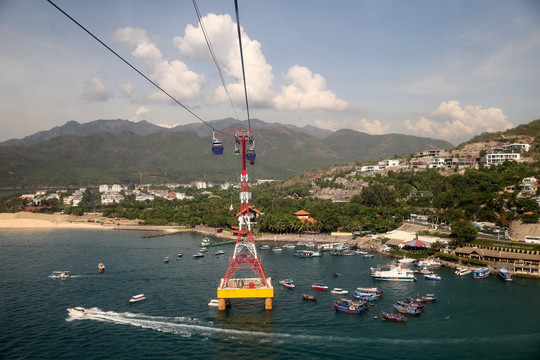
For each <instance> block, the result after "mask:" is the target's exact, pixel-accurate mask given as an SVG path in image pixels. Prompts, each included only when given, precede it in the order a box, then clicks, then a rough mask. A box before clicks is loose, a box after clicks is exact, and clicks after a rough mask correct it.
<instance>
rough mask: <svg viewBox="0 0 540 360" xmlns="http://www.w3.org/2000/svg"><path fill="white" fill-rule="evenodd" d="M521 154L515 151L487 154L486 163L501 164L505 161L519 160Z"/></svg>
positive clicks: (488, 164) (489, 164)
mask: <svg viewBox="0 0 540 360" xmlns="http://www.w3.org/2000/svg"><path fill="white" fill-rule="evenodd" d="M519 158H520V155H519V154H514V153H500V154H487V155H486V165H487V166H491V165H499V164H502V163H503V162H505V161H514V160H515V161H519Z"/></svg>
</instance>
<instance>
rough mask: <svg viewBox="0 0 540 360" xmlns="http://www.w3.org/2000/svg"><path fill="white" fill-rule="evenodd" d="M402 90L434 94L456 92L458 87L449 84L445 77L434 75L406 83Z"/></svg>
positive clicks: (418, 93)
mask: <svg viewBox="0 0 540 360" xmlns="http://www.w3.org/2000/svg"><path fill="white" fill-rule="evenodd" d="M400 90H402V91H405V92H407V93H411V94H417V95H432V94H444V93H449V92H456V91H457V88H456V87H455V86H454V85H451V84H449V83H448V81H447V79H446V78H445V77H443V76H440V75H432V76H426V77H425V78H423V79H420V80H418V81H416V82H413V83H411V84H409V85H406V86H404V87H402V88H401V89H400Z"/></svg>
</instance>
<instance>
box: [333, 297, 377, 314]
mask: <svg viewBox="0 0 540 360" xmlns="http://www.w3.org/2000/svg"><path fill="white" fill-rule="evenodd" d="M367 308H369V305H368V304H367V303H366V302H365V301H352V300H349V299H341V300H338V301H336V302H335V303H334V309H336V310H337V311H342V312H344V313H347V314H360V313H361V312H362V311H365V310H366V309H367Z"/></svg>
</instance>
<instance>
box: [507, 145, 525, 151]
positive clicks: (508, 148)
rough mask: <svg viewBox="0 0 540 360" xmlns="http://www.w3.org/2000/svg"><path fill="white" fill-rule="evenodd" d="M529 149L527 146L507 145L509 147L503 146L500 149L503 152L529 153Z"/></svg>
mask: <svg viewBox="0 0 540 360" xmlns="http://www.w3.org/2000/svg"><path fill="white" fill-rule="evenodd" d="M530 147H531V146H530V145H529V144H509V145H503V147H502V149H503V151H511V150H518V151H529V148H530Z"/></svg>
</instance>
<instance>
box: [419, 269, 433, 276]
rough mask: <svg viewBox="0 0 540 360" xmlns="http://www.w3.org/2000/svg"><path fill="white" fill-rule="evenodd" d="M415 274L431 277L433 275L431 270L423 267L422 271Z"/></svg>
mask: <svg viewBox="0 0 540 360" xmlns="http://www.w3.org/2000/svg"><path fill="white" fill-rule="evenodd" d="M415 273H417V274H423V275H430V274H433V271H431V270H429V268H427V267H423V268H422V269H421V270H416V271H415Z"/></svg>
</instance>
